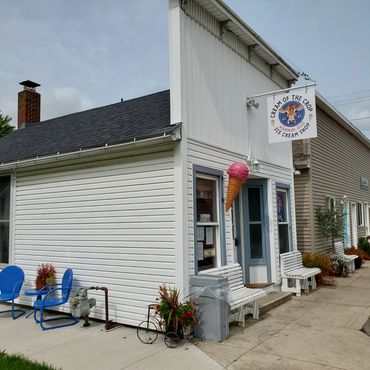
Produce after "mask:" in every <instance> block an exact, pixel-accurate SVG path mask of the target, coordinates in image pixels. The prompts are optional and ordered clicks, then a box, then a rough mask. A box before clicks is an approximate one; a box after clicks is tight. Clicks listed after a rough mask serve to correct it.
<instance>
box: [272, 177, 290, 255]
mask: <svg viewBox="0 0 370 370" xmlns="http://www.w3.org/2000/svg"><path fill="white" fill-rule="evenodd" d="M279 189H281V190H285V191H286V192H287V198H286V199H287V212H288V215H287V220H288V222H287V223H288V238H289V241H288V242H289V252H292V251H293V250H294V248H293V221H292V201H291V197H292V187H291V185H290V184H284V183H280V182H277V183H276V184H275V192H276V195H277V192H278V190H279ZM276 195H275V207H276ZM276 221H277V232H278V235H277V236H278V238H279V221H278V219H277V209H276ZM279 255H280V244H279Z"/></svg>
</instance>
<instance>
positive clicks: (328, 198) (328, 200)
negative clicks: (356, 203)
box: [325, 195, 337, 210]
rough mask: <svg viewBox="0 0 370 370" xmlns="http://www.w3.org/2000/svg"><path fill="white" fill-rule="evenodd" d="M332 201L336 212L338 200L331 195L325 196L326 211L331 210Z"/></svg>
mask: <svg viewBox="0 0 370 370" xmlns="http://www.w3.org/2000/svg"><path fill="white" fill-rule="evenodd" d="M330 201H333V203H334V204H333V206H334V210H336V208H337V202H336V199H335V197H333V196H330V195H325V208H326V209H331V208H330Z"/></svg>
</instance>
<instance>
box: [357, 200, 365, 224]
mask: <svg viewBox="0 0 370 370" xmlns="http://www.w3.org/2000/svg"><path fill="white" fill-rule="evenodd" d="M357 225H358V226H364V211H363V206H362V203H357Z"/></svg>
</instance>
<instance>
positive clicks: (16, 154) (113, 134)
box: [0, 90, 176, 163]
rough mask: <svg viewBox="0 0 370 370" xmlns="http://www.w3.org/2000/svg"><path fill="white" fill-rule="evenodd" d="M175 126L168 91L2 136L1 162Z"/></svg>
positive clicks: (119, 140)
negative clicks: (171, 119)
mask: <svg viewBox="0 0 370 370" xmlns="http://www.w3.org/2000/svg"><path fill="white" fill-rule="evenodd" d="M175 128H176V126H174V125H170V92H169V90H166V91H161V92H158V93H155V94H151V95H147V96H143V97H140V98H136V99H131V100H127V101H124V102H120V103H116V104H111V105H107V106H105V107H100V108H95V109H90V110H87V111H83V112H78V113H74V114H69V115H67V116H63V117H58V118H53V119H50V120H47V121H43V122H40V123H37V124H32V125H29V126H28V127H26V128H23V129H20V130H16V131H15V132H13V133H12V134H10V135H7V136H5V137H3V138H1V139H0V163H8V162H14V161H17V160H22V159H28V158H35V157H37V156H40V157H41V156H45V155H52V154H56V153H58V152H59V153H60V154H62V153H70V152H74V151H78V150H80V149H88V148H95V147H101V146H104V145H105V144H108V145H113V144H119V143H123V142H127V141H131V140H133V139H134V138H136V139H142V138H146V137H152V136H156V135H158V136H159V135H160V134H163V133H165V132H167V133H170V132H172V131H173V130H174V129H175Z"/></svg>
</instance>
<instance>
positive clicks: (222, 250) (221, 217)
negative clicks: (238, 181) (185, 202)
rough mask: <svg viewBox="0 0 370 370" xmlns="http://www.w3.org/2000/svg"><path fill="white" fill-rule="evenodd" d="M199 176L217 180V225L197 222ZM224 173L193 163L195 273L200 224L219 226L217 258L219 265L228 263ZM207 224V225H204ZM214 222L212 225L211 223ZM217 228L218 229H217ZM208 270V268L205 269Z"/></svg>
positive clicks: (196, 269) (196, 270)
mask: <svg viewBox="0 0 370 370" xmlns="http://www.w3.org/2000/svg"><path fill="white" fill-rule="evenodd" d="M197 178H205V179H207V178H208V179H212V180H216V186H217V188H216V193H217V195H216V197H217V199H216V200H217V211H218V223H217V225H215V223H214V222H202V223H198V222H197V212H196V204H197V191H196V184H197V182H196V181H197ZM224 191H225V189H224V173H223V171H221V170H216V169H213V168H209V167H205V166H199V165H193V225H194V232H193V239H194V240H193V249H194V274H195V275H197V274H198V263H197V260H196V255H195V248H196V243H197V240H196V237H195V235H196V229H197V226H198V225H199V224H202V225H203V226H208V225H209V226H218V232H217V231H216V232H217V234H218V235H216V240H217V241H218V246H217V251H219V258H218V259H217V266H225V265H226V264H227V257H226V254H227V251H226V233H225V214H224V212H223V210H224ZM204 224H206V225H204ZM211 224H212V225H211ZM216 230H217V229H216ZM205 271H206V270H205Z"/></svg>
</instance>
